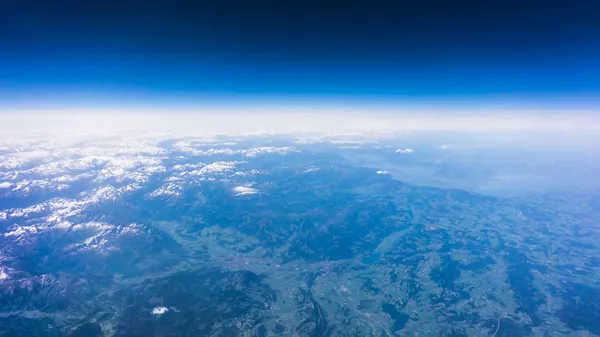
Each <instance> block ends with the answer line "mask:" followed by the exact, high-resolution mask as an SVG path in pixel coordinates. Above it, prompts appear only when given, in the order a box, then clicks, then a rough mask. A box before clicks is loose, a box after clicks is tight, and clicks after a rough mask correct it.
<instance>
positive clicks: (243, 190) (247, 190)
mask: <svg viewBox="0 0 600 337" xmlns="http://www.w3.org/2000/svg"><path fill="white" fill-rule="evenodd" d="M232 191H233V192H235V193H237V195H247V194H256V193H258V190H257V189H255V188H252V187H248V186H237V187H234V188H233V189H232Z"/></svg>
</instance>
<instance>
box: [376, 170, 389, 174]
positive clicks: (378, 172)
mask: <svg viewBox="0 0 600 337" xmlns="http://www.w3.org/2000/svg"><path fill="white" fill-rule="evenodd" d="M375 173H377V174H389V172H388V171H382V170H380V171H377V172H375Z"/></svg>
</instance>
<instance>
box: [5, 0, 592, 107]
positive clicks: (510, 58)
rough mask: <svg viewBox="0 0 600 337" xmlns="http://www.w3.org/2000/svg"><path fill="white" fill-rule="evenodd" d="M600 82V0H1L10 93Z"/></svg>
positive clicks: (260, 91)
mask: <svg viewBox="0 0 600 337" xmlns="http://www.w3.org/2000/svg"><path fill="white" fill-rule="evenodd" d="M597 95H600V2H599V1H596V0H570V1H563V0H553V1H530V0H524V1H513V0H508V1H495V0H492V1H481V0H477V1H473V0H466V1H441V0H437V1H434V0H425V1H400V0H396V1H378V0H374V1H352V0H350V1H348V0H346V1H315V0H277V1H265V0H257V1H249V0H224V1H188V2H183V1H164V2H156V1H144V2H131V1H112V0H104V1H60V0H58V1H28V0H24V1H10V2H9V1H4V2H2V4H0V100H2V101H3V102H4V103H8V104H17V105H27V104H40V105H44V104H60V103H61V102H73V101H80V102H85V101H90V102H100V101H103V102H117V103H118V102H138V103H140V104H146V103H148V104H151V103H152V102H153V101H160V100H161V99H173V100H176V99H177V98H185V99H186V100H189V101H193V100H195V99H197V100H202V99H206V98H210V97H213V98H214V97H218V98H219V99H226V98H227V97H252V98H256V97H262V98H264V99H270V98H277V97H279V98H282V97H296V98H300V99H301V98H302V97H304V98H306V99H310V98H325V99H326V98H328V97H329V98H335V99H342V100H343V99H358V100H360V99H361V98H364V99H371V100H372V99H375V100H377V99H378V98H381V99H386V100H391V101H394V100H400V101H401V100H420V99H423V100H427V99H442V98H451V99H453V98H461V99H468V98H471V97H472V98H479V99H481V98H482V97H483V98H485V97H493V98H495V99H500V100H502V99H506V100H522V101H539V102H548V101H549V100H553V99H559V100H562V101H565V100H566V101H569V100H572V101H576V100H578V101H581V100H585V101H589V102H592V103H595V102H597V99H596V98H595V97H597Z"/></svg>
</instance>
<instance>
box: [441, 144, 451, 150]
mask: <svg viewBox="0 0 600 337" xmlns="http://www.w3.org/2000/svg"><path fill="white" fill-rule="evenodd" d="M451 147H452V145H450V144H444V145H442V146H440V149H442V150H448V149H449V148H451Z"/></svg>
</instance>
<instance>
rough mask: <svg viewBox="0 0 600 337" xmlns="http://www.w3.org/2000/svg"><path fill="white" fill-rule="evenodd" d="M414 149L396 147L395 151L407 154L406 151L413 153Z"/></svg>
mask: <svg viewBox="0 0 600 337" xmlns="http://www.w3.org/2000/svg"><path fill="white" fill-rule="evenodd" d="M413 152H415V151H413V149H397V150H396V153H402V154H407V153H413Z"/></svg>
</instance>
